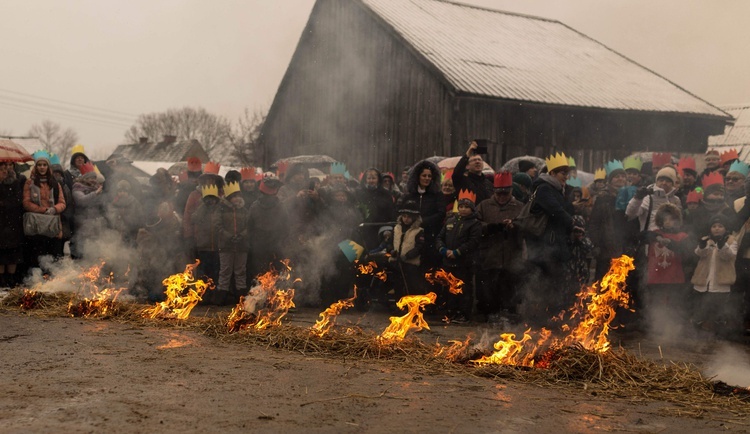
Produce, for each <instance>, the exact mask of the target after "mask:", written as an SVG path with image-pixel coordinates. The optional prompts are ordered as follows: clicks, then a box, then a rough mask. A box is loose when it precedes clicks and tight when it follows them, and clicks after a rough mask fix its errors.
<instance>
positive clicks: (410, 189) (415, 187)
mask: <svg viewBox="0 0 750 434" xmlns="http://www.w3.org/2000/svg"><path fill="white" fill-rule="evenodd" d="M407 202H414V203H416V205H417V209H418V210H419V215H420V217H421V220H422V223H421V226H422V229H424V241H425V246H424V249H422V258H421V264H422V269H423V270H424V271H426V270H427V269H429V268H434V267H437V266H438V265H439V264H440V255H439V254H437V250H436V249H435V238H436V237H437V234H438V233H440V229H441V228H442V227H443V221H444V220H445V207H446V204H445V198H444V195H443V193H442V189H441V185H440V169H439V168H438V167H437V165H436V164H435V163H432V162H430V161H427V160H422V161H420V162H419V163H417V164H415V165H414V167H413V168H412V170H411V171H410V172H409V177H408V179H407V182H406V192H405V193H404V194H403V195H402V196H401V200H400V206H402V205H403V204H404V203H407Z"/></svg>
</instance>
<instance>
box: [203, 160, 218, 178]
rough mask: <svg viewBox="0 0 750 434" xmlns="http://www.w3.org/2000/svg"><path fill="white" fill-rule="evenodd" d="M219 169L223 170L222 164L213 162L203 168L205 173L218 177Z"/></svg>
mask: <svg viewBox="0 0 750 434" xmlns="http://www.w3.org/2000/svg"><path fill="white" fill-rule="evenodd" d="M219 169H221V163H214V162H213V161H209V162H208V163H206V167H204V168H203V173H210V174H213V175H218V174H219Z"/></svg>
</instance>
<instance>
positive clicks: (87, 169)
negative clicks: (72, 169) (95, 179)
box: [79, 161, 96, 175]
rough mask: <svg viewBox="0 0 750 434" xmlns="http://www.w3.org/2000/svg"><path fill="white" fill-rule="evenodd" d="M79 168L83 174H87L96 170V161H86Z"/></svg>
mask: <svg viewBox="0 0 750 434" xmlns="http://www.w3.org/2000/svg"><path fill="white" fill-rule="evenodd" d="M79 170H80V171H81V175H85V174H87V173H90V172H95V171H96V166H94V163H92V162H91V161H88V162H86V163H84V164H83V166H81V168H80V169H79Z"/></svg>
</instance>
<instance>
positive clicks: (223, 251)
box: [214, 182, 250, 305]
mask: <svg viewBox="0 0 750 434" xmlns="http://www.w3.org/2000/svg"><path fill="white" fill-rule="evenodd" d="M224 195H225V196H224V198H222V199H221V200H220V202H219V210H218V218H217V220H216V222H215V224H216V233H217V234H218V235H219V285H218V286H217V288H216V289H217V291H216V293H214V297H215V300H214V302H215V303H216V304H218V305H226V304H235V303H236V302H237V300H238V299H239V296H240V295H244V294H245V293H247V251H248V231H249V221H250V212H249V210H248V208H246V207H245V199H244V198H243V197H242V191H241V189H240V184H239V183H238V182H230V183H228V184H227V185H226V186H225V187H224ZM232 276H234V284H235V291H236V292H235V294H234V295H235V296H231V294H230V288H229V284H230V282H231V280H232Z"/></svg>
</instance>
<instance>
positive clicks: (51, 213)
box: [44, 207, 55, 215]
mask: <svg viewBox="0 0 750 434" xmlns="http://www.w3.org/2000/svg"><path fill="white" fill-rule="evenodd" d="M44 213H45V214H47V215H54V214H55V208H53V207H49V208H47V211H45V212H44Z"/></svg>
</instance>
